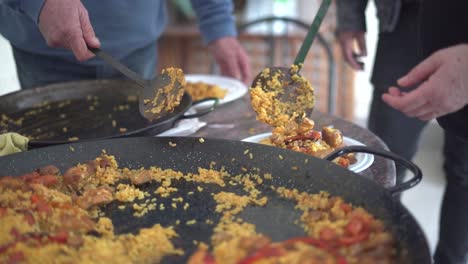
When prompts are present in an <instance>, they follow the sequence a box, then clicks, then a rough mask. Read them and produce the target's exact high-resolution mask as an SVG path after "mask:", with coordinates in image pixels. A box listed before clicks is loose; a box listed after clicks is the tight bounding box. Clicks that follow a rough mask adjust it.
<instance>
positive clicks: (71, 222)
mask: <svg viewBox="0 0 468 264" xmlns="http://www.w3.org/2000/svg"><path fill="white" fill-rule="evenodd" d="M95 227H96V223H94V221H93V220H91V218H89V216H87V215H81V216H80V217H77V215H75V214H73V215H72V214H62V215H61V216H60V227H59V228H60V229H63V230H69V231H71V232H77V233H87V232H90V231H92V230H94V228H95Z"/></svg>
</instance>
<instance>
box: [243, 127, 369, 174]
mask: <svg viewBox="0 0 468 264" xmlns="http://www.w3.org/2000/svg"><path fill="white" fill-rule="evenodd" d="M270 136H271V133H263V134H258V135H255V136H251V137H248V138H244V139H243V140H242V141H245V142H252V143H259V142H260V141H261V140H264V139H267V138H268V137H270ZM343 142H344V143H345V144H346V145H347V146H364V144H363V143H361V142H359V141H357V140H354V139H352V138H349V137H343ZM356 160H357V161H356V163H354V164H351V165H350V166H349V167H348V169H349V170H350V171H353V172H356V173H357V172H361V171H363V170H365V169H367V168H369V167H370V165H372V163H373V162H374V155H372V154H367V153H356Z"/></svg>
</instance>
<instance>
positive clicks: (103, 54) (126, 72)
mask: <svg viewBox="0 0 468 264" xmlns="http://www.w3.org/2000/svg"><path fill="white" fill-rule="evenodd" d="M88 49H89V50H90V51H91V52H93V53H94V54H95V55H96V56H98V57H99V58H101V59H103V60H104V61H105V62H107V63H109V64H110V65H111V66H112V67H114V68H115V69H116V70H118V71H119V72H121V73H122V74H123V75H125V76H127V77H128V78H129V79H131V80H133V81H135V82H136V83H137V84H138V85H140V86H141V87H145V86H146V84H147V81H146V80H144V79H143V78H141V77H140V75H138V74H137V73H136V72H134V71H132V70H130V69H129V68H128V67H127V66H125V65H123V64H122V63H121V62H120V61H118V60H116V59H115V58H114V57H112V56H111V55H109V54H108V53H107V52H104V51H102V50H101V49H99V48H90V47H88Z"/></svg>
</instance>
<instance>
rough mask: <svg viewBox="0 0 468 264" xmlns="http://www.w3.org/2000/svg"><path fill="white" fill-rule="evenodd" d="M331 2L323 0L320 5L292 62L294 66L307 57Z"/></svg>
mask: <svg viewBox="0 0 468 264" xmlns="http://www.w3.org/2000/svg"><path fill="white" fill-rule="evenodd" d="M331 1H332V0H323V2H322V4H321V5H320V8H319V10H318V12H317V15H316V16H315V18H314V22H312V25H311V26H310V29H309V32H307V36H306V38H305V39H304V42H303V43H302V46H301V49H300V50H299V53H298V54H297V56H296V59H295V60H294V65H299V64H301V63H304V60H305V57H306V56H307V52H309V49H310V46H312V42H314V39H315V35H317V32H318V30H319V28H320V25H321V24H322V21H323V18H324V17H325V15H326V14H327V11H328V8H329V7H330V4H331ZM346 1H349V0H346Z"/></svg>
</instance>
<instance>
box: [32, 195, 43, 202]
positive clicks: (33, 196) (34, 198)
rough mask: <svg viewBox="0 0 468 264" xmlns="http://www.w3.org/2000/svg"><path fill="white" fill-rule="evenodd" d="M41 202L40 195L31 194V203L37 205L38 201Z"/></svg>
mask: <svg viewBox="0 0 468 264" xmlns="http://www.w3.org/2000/svg"><path fill="white" fill-rule="evenodd" d="M41 200H42V198H41V196H40V195H38V194H35V193H33V194H31V203H33V204H37V203H39V201H41Z"/></svg>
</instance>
